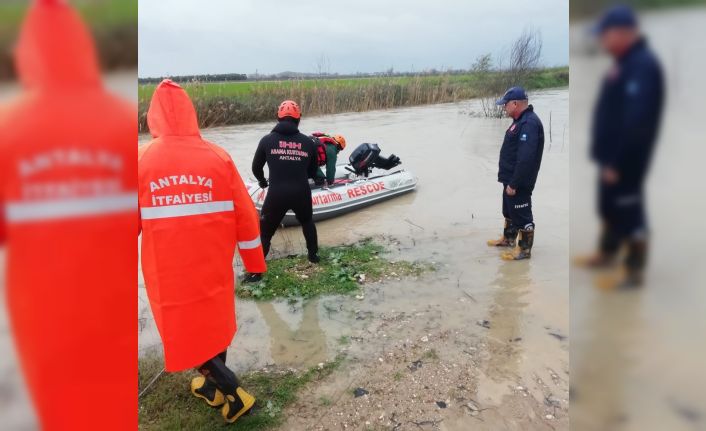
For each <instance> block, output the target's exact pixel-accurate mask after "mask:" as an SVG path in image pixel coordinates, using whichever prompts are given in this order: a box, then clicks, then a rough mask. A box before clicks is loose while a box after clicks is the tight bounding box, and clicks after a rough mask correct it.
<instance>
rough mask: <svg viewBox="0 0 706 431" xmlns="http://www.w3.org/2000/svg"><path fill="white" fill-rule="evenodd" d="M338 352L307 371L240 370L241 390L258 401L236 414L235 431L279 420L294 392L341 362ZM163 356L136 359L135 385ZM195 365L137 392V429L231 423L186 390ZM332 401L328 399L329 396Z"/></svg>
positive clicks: (151, 372) (147, 430)
mask: <svg viewBox="0 0 706 431" xmlns="http://www.w3.org/2000/svg"><path fill="white" fill-rule="evenodd" d="M342 362H343V358H342V357H338V358H336V359H335V360H334V361H331V362H328V363H326V364H324V366H323V368H318V367H313V368H310V369H309V370H307V371H304V372H300V373H295V372H292V371H271V372H261V371H258V372H253V373H249V374H246V375H243V376H239V378H240V381H241V384H242V386H243V388H245V390H247V391H248V392H250V393H251V394H253V395H254V396H255V398H256V399H257V402H256V404H255V407H256V408H255V410H254V411H253V413H252V414H250V415H248V416H245V417H242V418H240V419H238V421H237V422H236V424H235V428H237V429H238V431H249V430H263V429H271V428H273V427H276V426H278V425H280V424H281V423H282V422H283V420H284V417H283V415H282V411H283V410H284V408H285V407H286V406H287V405H289V404H291V403H292V402H293V401H295V400H296V398H297V394H298V393H299V391H301V390H302V389H303V388H304V387H305V386H307V385H308V384H310V383H313V382H317V381H320V380H322V379H324V378H326V377H328V376H329V375H330V374H331V373H332V372H333V371H334V370H336V369H337V368H338V367H340V365H341V363H342ZM162 367H163V363H162V360H161V358H156V357H149V358H143V359H140V361H139V388H140V390H141V389H142V388H145V387H146V386H147V384H148V383H149V381H150V380H151V379H152V377H153V376H155V375H156V374H157V373H159V371H160V370H161V369H162ZM197 375H198V373H196V372H195V371H190V372H183V373H165V374H164V375H162V376H161V377H160V378H159V379H158V380H157V381H156V382H155V383H154V384H153V386H152V387H151V388H149V389H148V390H147V392H146V393H145V394H144V395H143V397H142V398H140V400H139V402H138V409H139V429H140V430H142V431H156V430H175V431H176V430H219V429H224V430H225V429H233V427H234V425H233V424H227V423H226V422H225V421H224V420H223V418H222V416H221V412H220V409H218V408H212V407H209V406H208V405H207V404H206V403H205V402H204V401H203V400H200V399H197V398H195V397H194V396H193V395H192V394H191V392H190V390H189V387H190V382H191V379H192V378H193V377H195V376H197ZM329 401H330V400H329Z"/></svg>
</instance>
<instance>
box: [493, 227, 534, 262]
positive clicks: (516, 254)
mask: <svg viewBox="0 0 706 431" xmlns="http://www.w3.org/2000/svg"><path fill="white" fill-rule="evenodd" d="M533 244H534V228H532V229H531V230H525V229H520V234H519V236H518V240H517V246H516V247H515V248H514V249H513V250H512V251H509V252H505V253H503V254H502V255H501V256H500V257H501V258H502V259H503V260H523V259H529V258H531V257H532V245H533Z"/></svg>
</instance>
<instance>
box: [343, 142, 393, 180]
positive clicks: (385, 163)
mask: <svg viewBox="0 0 706 431" xmlns="http://www.w3.org/2000/svg"><path fill="white" fill-rule="evenodd" d="M348 161H349V162H350V164H351V168H352V169H349V170H350V171H351V172H353V173H355V174H356V175H362V176H365V177H367V176H368V175H370V171H371V170H372V169H373V168H379V169H385V170H389V169H392V168H394V167H395V166H397V165H399V164H400V163H402V161H401V160H400V158H399V157H397V156H396V155H394V154H391V155H390V156H389V157H382V156H381V155H380V147H378V144H360V145H359V146H358V148H356V149H355V150H353V152H352V153H351V155H350V157H349V158H348Z"/></svg>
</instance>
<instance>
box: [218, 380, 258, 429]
mask: <svg viewBox="0 0 706 431" xmlns="http://www.w3.org/2000/svg"><path fill="white" fill-rule="evenodd" d="M254 405H255V397H253V396H252V395H250V394H249V393H247V392H245V390H244V389H243V388H241V387H238V388H236V390H235V392H233V393H232V394H228V395H226V403H225V404H224V405H223V410H221V414H222V415H223V419H225V421H226V422H228V423H233V422H235V421H236V420H238V418H239V417H241V416H242V415H244V414H246V413H248V412H249V411H250V409H252V407H253V406H254Z"/></svg>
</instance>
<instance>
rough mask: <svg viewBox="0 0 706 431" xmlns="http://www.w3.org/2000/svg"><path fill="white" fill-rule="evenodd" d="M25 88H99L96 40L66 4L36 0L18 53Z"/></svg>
mask: <svg viewBox="0 0 706 431" xmlns="http://www.w3.org/2000/svg"><path fill="white" fill-rule="evenodd" d="M15 67H16V70H17V75H18V77H19V80H20V82H21V83H22V85H23V86H25V87H26V88H38V87H39V88H43V89H46V88H57V87H59V88H63V87H66V86H69V87H75V86H100V85H101V78H100V67H99V65H98V60H97V57H96V50H95V46H94V44H93V39H92V37H91V35H90V33H89V31H88V29H87V28H86V26H85V24H84V23H83V21H82V20H81V18H80V16H79V15H78V13H76V11H74V10H73V9H72V8H71V7H70V6H69V5H68V4H67V3H66V1H65V0H37V1H35V2H34V4H33V5H32V6H31V7H30V9H29V12H28V13H27V16H26V17H25V21H24V23H23V25H22V29H21V31H20V36H19V39H18V42H17V47H16V50H15Z"/></svg>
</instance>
